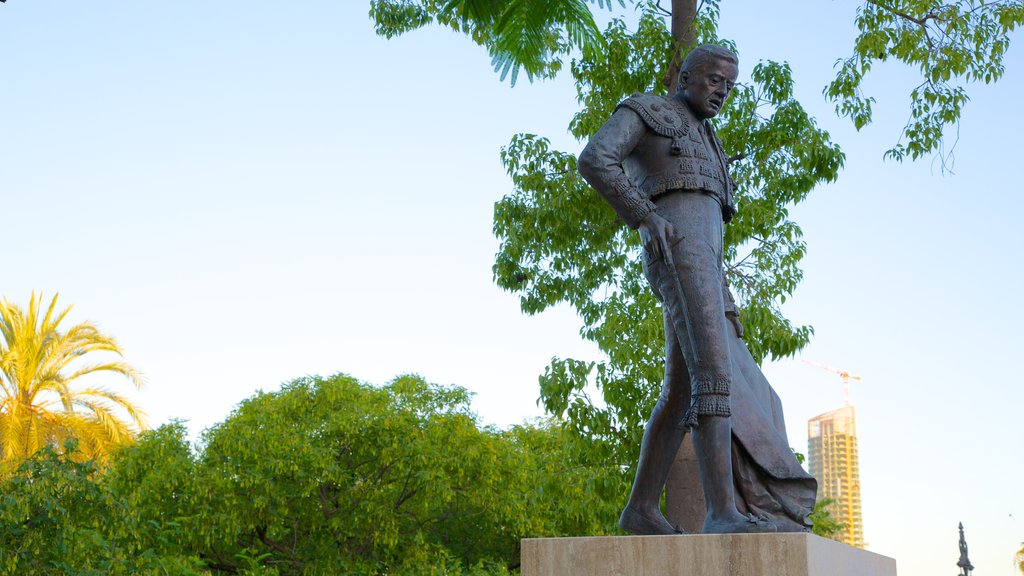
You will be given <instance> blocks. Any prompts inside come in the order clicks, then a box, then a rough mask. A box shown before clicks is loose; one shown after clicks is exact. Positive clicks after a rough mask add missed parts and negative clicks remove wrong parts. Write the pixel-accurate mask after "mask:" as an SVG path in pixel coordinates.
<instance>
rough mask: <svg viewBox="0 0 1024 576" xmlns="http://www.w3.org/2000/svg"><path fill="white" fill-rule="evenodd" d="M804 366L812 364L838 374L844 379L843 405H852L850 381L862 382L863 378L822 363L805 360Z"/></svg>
mask: <svg viewBox="0 0 1024 576" xmlns="http://www.w3.org/2000/svg"><path fill="white" fill-rule="evenodd" d="M804 364H810V365H811V366H817V367H818V368H824V369H825V370H828V371H829V372H833V373H835V374H838V375H839V377H840V378H842V379H843V405H844V406H849V405H850V380H856V381H858V382H859V381H861V377H860V376H857V375H856V374H850V373H849V372H847V371H846V370H840V369H839V368H834V367H832V366H829V365H828V364H822V363H820V362H815V361H813V360H804Z"/></svg>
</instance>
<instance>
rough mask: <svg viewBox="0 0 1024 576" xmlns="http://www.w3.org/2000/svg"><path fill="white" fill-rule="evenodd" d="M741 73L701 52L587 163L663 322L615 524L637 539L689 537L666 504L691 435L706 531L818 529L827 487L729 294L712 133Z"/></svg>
mask: <svg viewBox="0 0 1024 576" xmlns="http://www.w3.org/2000/svg"><path fill="white" fill-rule="evenodd" d="M738 70H739V69H738V59H737V57H736V55H735V54H733V53H732V52H731V51H729V50H727V49H725V48H722V47H720V46H715V45H703V46H698V47H697V48H695V49H694V50H692V51H691V52H690V54H689V55H688V56H687V57H686V59H685V61H684V62H683V65H682V67H681V70H680V74H679V89H678V91H677V92H676V94H675V95H674V96H658V95H654V94H636V95H633V96H632V97H630V98H628V99H626V100H625V101H623V102H622V103H621V104H620V105H619V106H618V108H617V109H616V111H615V113H614V114H613V115H612V117H611V118H610V119H609V120H608V121H607V122H606V123H605V125H604V126H602V127H601V129H600V130H599V131H598V132H597V134H595V135H594V137H593V138H592V139H591V140H590V142H589V143H588V145H587V147H586V148H585V149H584V150H583V153H582V154H581V155H580V159H579V170H580V173H581V174H582V175H583V177H584V178H585V179H586V180H587V182H589V183H590V184H591V185H592V186H593V187H594V188H595V189H596V190H597V191H598V192H599V193H600V194H601V195H602V196H603V197H604V198H605V200H607V201H608V203H609V204H611V206H612V208H614V209H615V211H616V212H617V213H618V214H619V216H620V217H621V218H622V220H623V221H624V222H625V223H626V224H627V225H629V226H630V227H631V228H634V229H638V230H639V232H640V237H641V240H642V241H643V244H644V250H643V256H642V264H643V267H644V272H645V275H646V276H647V279H648V282H649V283H650V285H651V288H652V290H653V291H654V293H655V295H656V296H657V297H658V299H659V300H660V301H661V302H662V305H663V310H664V316H665V380H664V385H663V387H662V391H661V396H660V398H659V399H658V403H657V405H656V406H655V408H654V411H653V412H652V413H651V417H650V419H649V421H648V423H647V427H646V429H645V430H644V437H643V443H642V445H641V449H640V461H639V463H638V464H637V470H636V477H635V479H634V481H633V489H632V491H631V493H630V496H629V503H628V504H627V505H626V507H625V509H624V510H623V512H622V516H621V517H620V519H619V526H620V527H621V528H622V529H623V530H625V531H627V532H630V533H633V534H673V533H679V532H681V530H680V529H678V528H677V527H675V526H673V525H672V524H670V523H669V522H668V521H667V520H666V519H665V517H664V516H663V515H662V513H661V509H660V505H659V501H660V497H661V493H662V490H663V489H664V486H665V481H666V478H667V476H668V473H669V469H670V467H671V466H672V463H673V460H674V458H675V455H676V452H677V451H678V450H679V446H680V443H681V441H682V439H683V437H684V435H685V433H686V430H687V429H691V430H692V431H693V435H694V436H693V438H694V446H695V449H696V454H697V461H698V464H699V465H698V468H699V473H700V479H701V485H702V488H703V492H704V499H705V503H706V510H707V512H706V515H705V518H704V523H703V527H702V529H701V532H703V533H736V532H776V531H804V530H808V529H809V527H810V521H809V519H808V515H809V514H810V512H811V508H813V505H814V495H815V491H816V488H817V485H816V483H815V481H814V479H813V478H811V477H810V476H809V475H808V474H807V473H806V472H805V471H804V470H803V469H802V468H801V467H800V465H799V463H797V461H796V458H795V457H794V456H793V454H792V452H791V450H790V449H789V447H788V445H787V444H786V438H785V429H784V427H782V426H781V425H780V422H781V404H779V403H778V401H777V400H778V397H777V396H775V395H774V391H772V390H771V388H770V386H768V385H767V381H765V380H764V377H763V375H761V373H760V369H759V368H758V367H757V365H756V363H755V362H754V361H753V359H752V358H751V357H750V354H749V351H747V349H746V346H745V345H744V344H743V343H742V340H740V336H741V335H742V326H741V325H740V323H739V319H738V318H737V315H736V312H735V308H734V307H733V305H732V297H731V295H730V294H729V291H728V288H727V285H726V283H725V276H724V267H723V260H722V249H723V246H722V243H723V234H724V225H725V224H726V223H727V222H728V221H729V220H730V219H731V218H732V216H733V214H734V213H735V212H736V208H735V206H734V203H733V195H732V193H733V182H732V178H731V177H730V176H729V172H728V162H727V156H726V154H725V151H724V149H723V147H722V143H721V141H720V140H719V139H718V137H717V136H716V135H715V132H714V130H713V128H712V126H711V124H710V123H709V122H708V120H709V119H710V118H712V117H714V116H715V115H716V114H718V112H719V110H720V109H721V108H722V106H723V105H724V104H725V101H726V99H727V98H728V96H729V92H730V91H731V90H732V87H733V84H734V83H735V82H736V78H737V75H738ZM744 355H745V356H744ZM737 424H738V425H737ZM780 428H781V431H780Z"/></svg>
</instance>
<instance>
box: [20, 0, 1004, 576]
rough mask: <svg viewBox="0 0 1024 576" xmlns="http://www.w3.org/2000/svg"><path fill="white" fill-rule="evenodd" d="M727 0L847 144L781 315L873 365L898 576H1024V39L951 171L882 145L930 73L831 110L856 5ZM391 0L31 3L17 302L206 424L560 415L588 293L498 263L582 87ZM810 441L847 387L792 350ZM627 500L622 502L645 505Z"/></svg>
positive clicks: (802, 435)
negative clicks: (397, 15)
mask: <svg viewBox="0 0 1024 576" xmlns="http://www.w3.org/2000/svg"><path fill="white" fill-rule="evenodd" d="M765 4H766V3H761V2H752V1H746V2H744V1H733V2H725V3H724V6H723V11H722V23H721V30H722V33H723V35H725V36H727V37H731V38H734V39H735V40H736V41H737V43H738V46H739V49H740V52H741V54H740V56H741V75H742V74H743V73H744V71H746V70H749V67H750V66H751V65H752V63H753V62H755V61H756V60H757V59H761V58H773V59H780V60H788V61H789V62H790V63H791V64H792V67H793V70H794V76H795V78H796V82H797V86H796V89H797V94H798V95H799V97H800V98H801V100H802V101H803V103H804V105H805V106H806V107H807V108H808V109H809V110H810V111H811V112H812V113H813V114H815V115H816V116H817V118H818V121H819V123H820V124H821V125H822V126H823V127H825V128H826V129H828V130H829V131H830V132H831V133H832V134H833V138H834V139H835V140H836V141H837V142H839V143H840V145H842V147H843V149H844V150H845V152H846V154H847V163H846V169H845V170H844V171H843V173H842V175H841V177H840V180H839V181H838V182H837V183H836V184H834V185H830V186H826V187H822V188H821V189H819V190H816V191H815V192H813V193H812V195H811V196H810V198H809V199H808V200H807V201H806V202H805V203H804V204H802V205H800V206H798V207H796V208H795V209H794V210H793V214H794V216H795V218H796V219H797V220H798V221H799V223H800V224H801V225H802V226H803V229H804V232H805V234H806V240H807V242H808V245H809V253H808V256H807V258H806V259H805V261H804V262H805V266H804V268H805V271H806V277H805V280H804V282H803V284H802V285H801V287H800V288H799V290H798V291H797V293H796V295H795V297H794V298H793V299H792V300H791V301H790V302H789V303H787V305H786V306H785V310H786V312H787V314H788V315H789V316H790V317H791V318H793V319H794V320H795V321H797V322H800V323H810V324H813V325H814V326H815V328H816V335H815V338H814V340H813V342H812V344H811V345H810V347H808V349H807V350H805V351H804V352H803V353H802V354H801V355H800V356H799V358H805V359H811V360H816V361H819V362H824V363H828V364H832V365H834V366H839V367H841V368H844V369H847V370H850V371H852V372H855V373H857V374H860V375H862V376H863V377H864V381H863V382H862V383H856V384H855V385H854V389H853V391H852V399H853V403H854V404H855V405H856V406H857V409H858V416H859V421H858V428H859V435H860V450H861V466H862V468H861V482H862V492H863V501H864V529H865V534H866V538H867V540H868V543H869V547H870V549H872V550H874V551H876V552H879V553H883V554H886V555H889V556H893V557H895V558H896V559H897V561H898V563H899V572H900V574H901V575H902V576H931V575H934V574H943V573H947V574H953V573H954V570H956V566H955V563H956V560H957V554H958V551H957V547H956V540H957V531H956V526H957V522H959V521H963V522H964V525H965V527H966V530H967V537H968V542H969V544H970V547H971V559H972V561H973V562H974V564H975V566H977V570H978V574H979V575H982V574H985V575H994V576H1015V573H1014V571H1013V566H1012V556H1013V551H1014V550H1015V549H1016V548H1017V547H1019V544H1020V542H1021V541H1022V540H1024V519H1022V518H1020V517H1022V516H1024V492H1022V491H1021V489H1020V486H1021V479H1022V477H1024V458H1022V457H1021V443H1022V439H1024V423H1022V419H1021V408H1022V406H1024V391H1022V388H1024V377H1022V376H1021V373H1022V371H1021V369H1020V368H1019V367H1018V366H1017V365H1016V364H1015V363H1014V362H1015V360H1014V359H1016V358H1019V357H1020V356H1021V355H1022V353H1021V351H1020V350H1019V345H1020V343H1021V340H1022V339H1021V337H1020V336H1019V333H1020V332H1019V331H1020V327H1021V326H1022V325H1024V313H1022V311H1021V308H1020V307H1019V306H1018V305H1017V300H1018V299H1019V296H1018V295H1019V292H1020V289H1019V286H1020V285H1021V282H1022V280H1024V278H1022V273H1021V269H1020V265H1019V263H1018V259H1019V257H1020V252H1021V248H1022V244H1024V243H1022V242H1021V238H1022V234H1021V220H1020V215H1021V213H1022V212H1024V200H1022V198H1021V196H1020V194H1019V189H1020V188H1021V186H1020V185H1019V184H1017V183H1016V182H1014V180H1015V179H1017V178H1019V167H1020V159H1019V158H1018V150H1019V149H1020V146H1019V144H1018V140H1017V138H1019V135H1020V134H1021V133H1024V121H1022V119H1021V115H1020V114H1018V113H1017V106H1016V105H1015V104H1014V102H1018V101H1019V99H1020V97H1019V94H1020V92H1021V88H1022V87H1024V58H1022V57H1021V50H1022V47H1021V46H1020V45H1019V44H1020V42H1022V41H1024V38H1022V36H1021V34H1019V33H1018V34H1016V35H1015V36H1014V41H1015V42H1016V43H1017V45H1015V46H1013V47H1012V48H1011V51H1010V54H1009V56H1008V62H1007V63H1008V71H1007V75H1006V77H1005V78H1004V79H1003V81H1002V82H1000V83H999V84H998V85H995V86H974V87H972V88H971V97H972V101H971V102H970V104H969V105H968V106H967V108H966V111H965V114H964V119H963V123H962V125H961V126H960V131H959V142H958V144H957V147H956V164H955V167H954V170H955V175H945V176H944V175H942V174H941V172H940V170H939V169H938V167H937V164H936V163H935V162H932V161H928V160H925V161H920V162H917V163H913V164H902V165H901V164H895V163H891V162H883V161H882V152H883V151H884V150H885V149H886V148H888V147H889V146H891V145H892V144H893V143H894V142H895V140H896V138H897V137H898V134H899V129H900V127H901V126H902V125H903V123H904V122H905V120H906V117H907V111H908V109H907V93H908V92H909V89H910V88H911V87H912V86H913V84H914V83H915V76H914V75H913V74H911V73H910V72H908V71H907V70H906V69H904V68H902V67H901V66H899V65H885V66H881V67H880V68H879V69H878V70H876V74H874V75H873V77H872V79H871V81H870V83H869V85H868V89H869V91H870V93H871V94H873V95H875V96H876V97H877V98H878V104H877V106H876V123H875V124H874V125H872V126H870V127H869V128H867V129H865V130H864V131H863V132H861V133H859V134H858V133H856V132H854V131H853V130H852V128H851V127H850V126H849V123H848V122H847V121H844V120H841V119H839V118H837V117H836V116H835V115H834V114H833V113H832V111H831V107H830V106H829V105H827V104H826V103H825V102H824V100H823V99H822V97H821V89H822V87H823V86H824V85H825V83H826V82H827V81H828V78H829V76H830V74H832V65H833V63H834V62H835V61H836V59H838V58H840V57H843V56H845V55H846V54H847V53H848V51H849V46H850V45H851V43H852V39H853V35H854V32H855V30H854V27H853V24H852V22H853V12H854V10H855V8H856V6H857V2H855V1H853V0H833V1H830V2H824V1H820V0H818V1H814V0H791V1H789V2H773V3H770V4H767V6H770V8H767V7H761V6H763V5H765ZM367 9H368V6H367V4H366V3H364V2H360V1H356V0H346V1H345V2H326V1H312V0H310V1H305V2H294V3H288V4H283V3H280V2H274V3H271V2H264V1H251V0H250V1H247V2H237V1H228V0H225V1H221V2H216V3H210V2H197V1H180V2H174V3H157V2H125V1H122V2H113V1H100V0H97V1H95V2H90V3H72V2H53V1H47V0H32V1H29V0H11V1H10V2H8V3H7V4H5V5H0V54H2V55H3V57H2V58H0V198H2V204H0V211H2V213H0V231H2V234H3V238H4V243H3V245H2V248H0V250H2V254H3V266H2V267H0V295H2V296H5V297H7V298H9V299H11V300H15V301H19V302H22V303H24V302H25V301H26V300H27V298H28V295H29V293H30V291H32V290H39V291H43V292H45V293H46V294H52V293H53V292H56V291H59V292H60V293H61V300H62V302H64V303H67V304H74V305H75V311H74V313H73V315H72V320H83V319H90V320H93V321H95V322H96V323H98V324H99V325H100V327H101V328H102V329H104V330H105V331H107V332H109V333H111V334H113V335H115V336H116V337H117V338H118V339H119V340H120V342H121V343H122V344H123V346H124V348H125V350H126V353H127V358H128V360H129V361H131V362H132V363H134V364H135V365H136V366H137V367H139V369H140V370H142V371H143V372H144V373H145V375H146V377H147V380H148V386H147V388H146V389H145V390H144V391H143V392H141V393H140V394H138V396H137V398H138V400H139V403H140V404H142V406H143V408H144V409H145V410H146V411H147V412H148V413H149V414H150V420H151V422H152V424H154V425H156V424H160V423H163V422H167V421H168V420H169V419H171V418H182V419H186V420H188V421H189V425H190V427H191V428H192V430H193V431H194V432H195V433H198V431H200V430H202V429H203V428H205V427H207V426H209V425H211V424H213V423H215V422H217V421H220V420H222V419H223V418H224V417H225V416H226V415H227V414H228V413H229V411H230V410H231V408H232V407H233V406H234V405H235V404H236V403H237V402H238V401H240V400H242V399H244V398H246V397H247V396H249V395H251V394H252V393H253V392H254V391H255V390H257V389H264V390H271V389H275V388H276V387H277V386H278V385H279V384H280V383H281V382H283V381H286V380H289V379H292V378H295V377H298V376H302V375H305V374H314V373H315V374H330V373H334V372H337V371H342V372H348V373H350V374H352V375H354V376H356V377H358V378H361V379H364V380H367V381H370V382H377V383H382V382H385V381H387V380H389V379H390V378H392V377H393V376H395V375H397V374H400V373H404V372H418V373H420V374H422V375H424V376H425V377H426V378H428V379H429V380H432V381H435V382H440V383H452V384H458V385H461V386H464V387H466V388H469V389H471V390H473V391H474V392H476V394H477V396H476V400H475V407H476V408H477V410H478V411H479V413H480V415H481V416H482V418H483V419H484V420H485V421H487V422H491V423H495V424H498V425H502V426H504V425H508V424H510V423H515V422H519V421H521V420H523V419H525V418H529V417H532V416H535V415H538V414H540V411H539V410H538V408H537V407H536V404H535V400H536V397H537V384H536V376H537V375H538V374H539V373H540V372H541V371H542V370H543V368H544V366H546V365H547V362H548V360H549V359H550V357H551V356H553V355H559V356H572V357H578V358H593V357H596V356H595V355H596V353H595V351H594V348H593V347H592V346H590V345H589V344H587V343H584V342H580V340H579V338H578V336H577V332H576V331H577V328H578V324H577V322H576V320H575V318H574V317H573V315H572V314H571V312H570V311H568V310H564V309H563V310H554V311H551V312H547V313H544V314H542V315H541V316H538V317H533V318H528V317H525V316H522V315H521V314H520V312H519V310H518V303H517V301H516V298H515V297H514V296H512V295H509V294H505V293H503V292H501V291H500V290H499V289H498V288H496V287H495V286H494V285H493V283H492V282H491V272H490V266H491V261H492V256H493V254H494V252H495V250H496V247H497V242H496V240H495V239H494V237H493V236H492V234H491V208H492V205H493V203H494V202H495V201H496V200H498V199H499V198H501V197H502V196H503V195H504V194H506V193H507V192H509V190H510V184H509V181H508V179H507V178H506V176H505V175H504V172H503V170H502V167H501V164H500V162H499V158H498V151H499V149H500V147H501V146H502V145H504V144H506V143H507V142H508V141H509V139H510V138H511V136H512V135H513V134H515V133H517V132H533V133H539V134H542V135H546V136H548V137H550V138H551V139H552V140H553V141H554V143H555V145H556V146H558V147H560V148H562V149H565V150H570V151H574V152H575V151H578V150H579V149H580V148H581V147H582V143H577V142H576V141H575V140H573V139H572V138H571V137H570V136H569V135H568V134H567V133H566V129H565V128H566V126H567V123H568V120H569V118H570V116H571V114H572V113H573V111H574V110H575V108H576V105H575V101H574V95H575V92H574V89H573V86H572V84H571V81H570V79H569V78H568V77H562V78H559V79H557V80H555V81H552V82H546V83H539V84H532V85H531V84H529V83H527V82H525V81H522V82H521V83H520V84H519V85H517V86H516V87H515V88H510V87H509V86H508V85H507V83H504V84H503V83H501V82H500V81H499V80H498V77H497V76H496V75H495V74H494V73H493V72H491V70H490V67H489V59H488V57H487V55H486V54H485V52H484V51H483V50H482V49H480V48H478V47H476V46H474V45H472V44H471V43H470V42H469V41H468V40H466V39H465V38H464V37H461V36H458V35H456V34H453V33H450V32H447V31H445V30H440V29H436V28H435V29H427V30H421V31H418V32H415V33H412V34H410V35H408V36H405V37H402V38H398V39H395V40H391V41H385V40H383V39H380V38H377V37H376V36H374V34H373V32H372V24H371V22H370V21H369V19H368V17H367V14H366V13H367ZM765 372H766V373H767V374H768V376H769V378H770V379H771V381H772V382H773V384H774V385H775V387H776V388H777V389H778V390H779V392H780V394H781V395H782V397H783V400H784V402H785V403H786V408H787V416H788V419H787V420H788V423H789V429H790V437H791V439H792V441H793V443H794V445H795V446H796V447H798V448H805V447H806V421H807V419H808V418H810V417H812V416H814V415H816V414H819V413H821V412H825V411H827V410H830V409H832V408H835V407H837V406H838V405H840V404H841V403H842V387H841V385H840V382H839V379H838V377H833V376H831V375H830V374H829V373H827V372H825V371H822V370H820V369H817V368H813V367H810V366H808V365H806V364H803V363H801V362H800V361H799V359H795V360H791V361H785V362H777V363H773V364H770V365H768V366H766V367H765ZM623 496H624V497H625V495H623Z"/></svg>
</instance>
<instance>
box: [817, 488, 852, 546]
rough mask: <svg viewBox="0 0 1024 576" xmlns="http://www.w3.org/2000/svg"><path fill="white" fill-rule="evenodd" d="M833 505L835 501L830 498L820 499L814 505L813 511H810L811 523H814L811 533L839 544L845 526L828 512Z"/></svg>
mask: <svg viewBox="0 0 1024 576" xmlns="http://www.w3.org/2000/svg"><path fill="white" fill-rule="evenodd" d="M834 503H835V500H833V499H831V498H822V499H820V500H818V501H817V502H815V503H814V510H813V511H811V522H814V528H813V529H812V532H814V533H815V534H817V535H818V536H821V537H823V538H831V539H833V540H836V541H839V542H841V541H842V540H841V539H840V538H841V536H842V532H843V530H845V529H846V524H845V523H843V522H839V521H838V520H836V519H835V518H834V517H833V516H832V514H831V512H830V511H829V508H831V507H832V504H834Z"/></svg>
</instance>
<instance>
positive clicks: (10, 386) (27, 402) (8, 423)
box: [0, 293, 145, 471]
mask: <svg viewBox="0 0 1024 576" xmlns="http://www.w3.org/2000/svg"><path fill="white" fill-rule="evenodd" d="M41 304H42V296H41V295H36V294H35V293H33V294H32V296H31V298H30V299H29V305H28V309H27V310H24V311H23V310H22V309H21V308H19V307H18V306H17V305H15V304H12V303H11V302H8V301H7V300H6V299H4V300H3V302H0V336H2V340H0V387H2V390H0V393H2V397H0V451H2V452H0V457H2V459H0V464H2V465H3V466H4V467H5V469H6V470H7V471H10V470H12V469H13V468H14V467H15V466H17V464H18V463H19V462H21V461H22V460H24V459H25V458H27V457H29V456H31V455H32V454H34V453H35V452H36V451H38V450H40V449H41V448H44V447H47V446H48V447H51V448H54V449H59V448H61V447H62V446H63V445H64V443H65V441H66V440H68V439H71V438H74V439H77V442H78V446H79V449H78V451H76V454H77V455H78V456H79V457H80V458H83V459H92V458H95V459H98V460H100V461H103V460H105V459H106V458H107V456H108V454H109V451H110V449H111V448H112V447H113V446H115V445H117V444H120V443H123V442H126V441H128V440H130V439H131V438H132V437H133V435H134V434H135V432H136V431H137V430H139V429H141V428H143V427H144V425H145V423H144V419H143V415H142V412H141V411H140V410H139V409H138V408H137V407H136V406H135V405H134V404H132V402H131V401H130V400H129V399H128V398H127V397H125V396H124V395H122V394H121V393H119V392H116V391H114V390H112V389H110V388H107V387H102V386H96V385H83V386H77V385H78V384H79V383H80V382H81V381H83V380H84V379H85V378H86V377H88V376H91V375H95V374H105V373H111V372H112V373H115V374H119V375H121V376H124V377H125V378H127V379H128V380H129V381H130V382H132V383H133V384H135V386H136V387H138V386H141V385H142V378H141V377H140V376H139V374H138V372H136V371H135V369H134V368H132V367H131V366H130V365H128V364H126V363H125V362H122V361H109V360H98V361H96V362H95V363H91V364H82V362H81V361H82V360H83V358H82V357H83V356H88V359H92V358H93V357H95V356H97V355H98V353H102V352H109V353H113V354H116V355H118V356H120V355H121V348H120V347H119V346H118V344H117V342H116V341H115V340H114V339H113V338H111V337H110V336H107V335H105V334H103V333H101V332H100V331H99V330H98V329H97V328H96V327H95V326H94V325H92V324H90V323H88V322H83V323H80V324H76V325H74V326H72V327H70V328H68V329H67V330H66V331H64V330H61V328H60V324H61V322H62V321H63V320H64V318H65V317H66V316H67V314H68V312H70V310H71V307H70V306H69V307H67V308H65V309H64V310H62V311H58V310H57V296H56V295H55V296H54V297H53V299H52V300H51V301H50V304H49V306H48V307H47V308H46V309H45V311H43V308H42V307H41Z"/></svg>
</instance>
